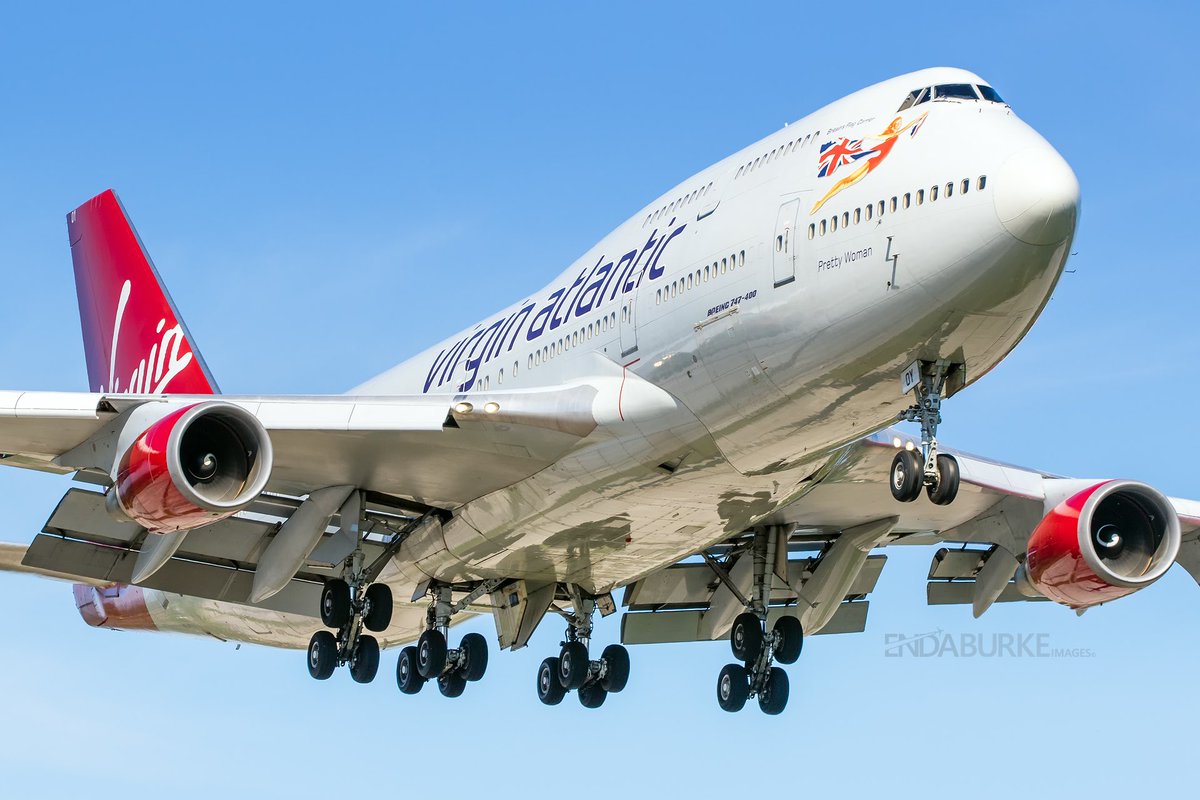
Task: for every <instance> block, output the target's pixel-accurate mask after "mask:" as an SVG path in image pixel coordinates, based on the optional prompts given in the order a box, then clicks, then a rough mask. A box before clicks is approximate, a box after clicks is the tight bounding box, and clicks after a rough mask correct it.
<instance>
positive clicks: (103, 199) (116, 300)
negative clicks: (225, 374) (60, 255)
mask: <svg viewBox="0 0 1200 800" xmlns="http://www.w3.org/2000/svg"><path fill="white" fill-rule="evenodd" d="M67 232H68V234H69V235H70V240H71V260H72V262H73V263H74V265H75V290H76V292H77V293H78V295H79V317H80V323H81V325H82V327H83V349H84V353H85V355H86V356H87V370H88V387H89V389H91V391H93V392H104V393H106V394H163V393H174V394H216V393H217V392H218V391H219V390H218V389H217V384H216V381H214V380H213V379H212V374H211V373H210V372H209V371H208V367H207V366H206V365H205V363H204V359H203V358H202V357H201V355H200V352H199V350H197V349H196V347H195V342H194V340H193V339H192V336H191V334H190V333H188V329H187V326H185V325H184V323H183V319H182V318H181V317H180V316H179V312H178V311H177V310H176V309H175V304H174V303H172V302H171V296H170V295H169V294H167V289H166V287H165V286H163V283H162V279H161V278H159V276H158V271H157V270H156V269H155V268H154V264H153V262H151V261H150V256H149V255H148V254H147V253H146V248H144V247H143V246H142V240H141V239H140V238H138V235H137V231H135V230H134V229H133V225H132V224H130V222H129V217H128V216H126V214H125V209H124V208H123V207H122V206H121V201H120V200H118V199H117V195H116V193H115V192H113V190H112V189H109V190H107V191H105V192H102V193H101V194H98V195H96V196H95V197H93V198H92V199H91V200H88V201H87V202H86V203H84V204H83V205H81V206H80V207H79V208H77V209H75V210H74V211H72V212H71V213H70V214H68V215H67Z"/></svg>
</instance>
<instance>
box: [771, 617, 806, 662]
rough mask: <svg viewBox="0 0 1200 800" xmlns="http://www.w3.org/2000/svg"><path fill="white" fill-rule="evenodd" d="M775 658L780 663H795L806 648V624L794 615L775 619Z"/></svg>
mask: <svg viewBox="0 0 1200 800" xmlns="http://www.w3.org/2000/svg"><path fill="white" fill-rule="evenodd" d="M772 631H773V632H774V633H775V642H776V644H775V660H776V661H778V662H779V663H780V664H795V663H796V659H798V658H800V651H801V650H803V649H804V626H802V625H801V624H800V620H799V619H797V618H796V617H793V616H790V615H789V616H783V617H780V618H779V619H777V620H776V621H775V627H774V628H772Z"/></svg>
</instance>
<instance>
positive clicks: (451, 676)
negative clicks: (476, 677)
mask: <svg viewBox="0 0 1200 800" xmlns="http://www.w3.org/2000/svg"><path fill="white" fill-rule="evenodd" d="M437 682H438V691H439V692H441V693H442V696H443V697H458V696H459V695H461V694H462V693H463V690H464V689H466V688H467V679H466V678H464V677H463V676H462V675H461V674H459V673H458V672H453V671H451V672H447V673H445V674H444V675H442V676H440V677H439V678H438V679H437Z"/></svg>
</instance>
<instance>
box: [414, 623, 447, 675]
mask: <svg viewBox="0 0 1200 800" xmlns="http://www.w3.org/2000/svg"><path fill="white" fill-rule="evenodd" d="M445 670H446V637H445V636H443V635H442V632H441V631H439V630H428V631H425V632H424V633H422V634H421V638H420V639H418V640H417V672H419V673H421V677H422V678H424V679H425V680H429V679H430V678H437V677H439V676H440V675H441V674H442V673H443V672H445Z"/></svg>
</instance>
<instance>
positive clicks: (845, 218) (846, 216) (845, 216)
mask: <svg viewBox="0 0 1200 800" xmlns="http://www.w3.org/2000/svg"><path fill="white" fill-rule="evenodd" d="M842 227H843V228H848V227H850V212H849V211H843V212H842Z"/></svg>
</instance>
